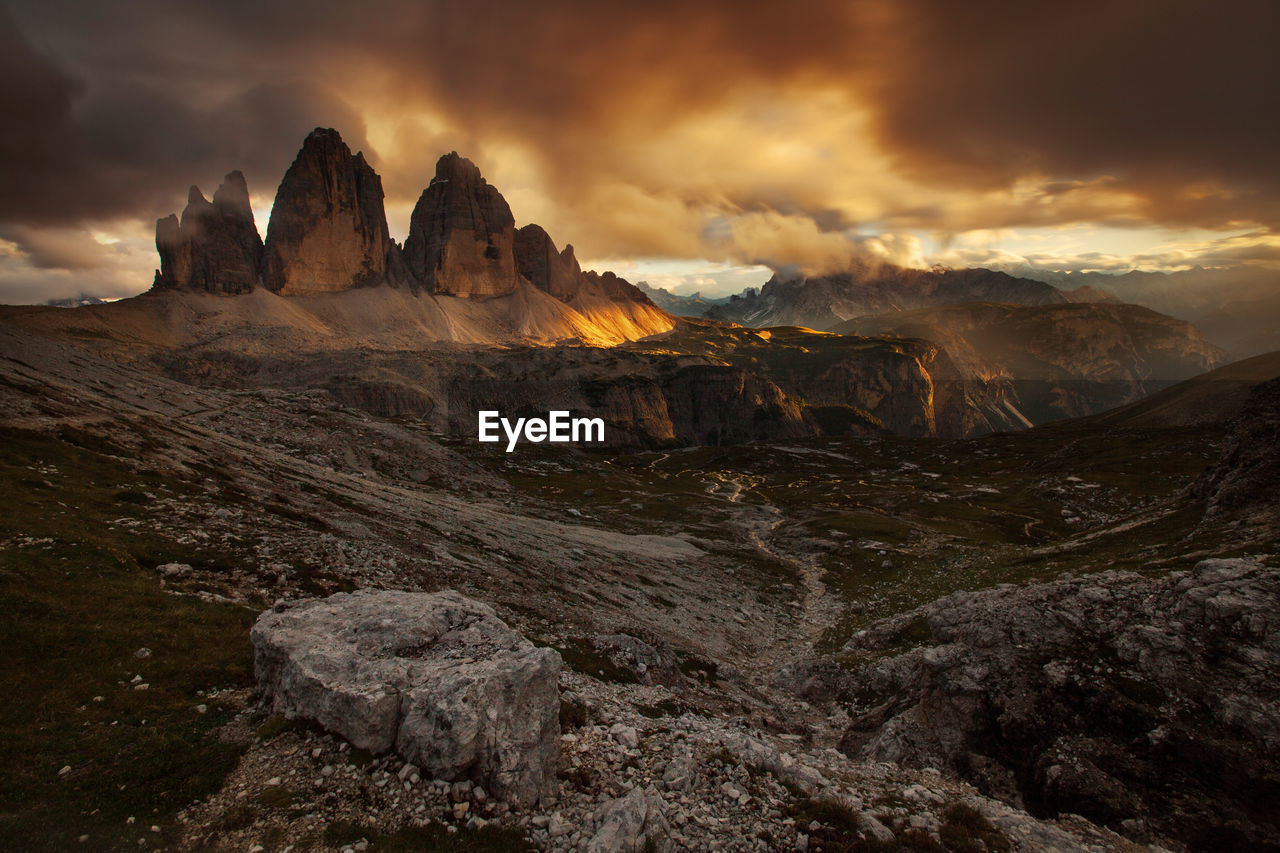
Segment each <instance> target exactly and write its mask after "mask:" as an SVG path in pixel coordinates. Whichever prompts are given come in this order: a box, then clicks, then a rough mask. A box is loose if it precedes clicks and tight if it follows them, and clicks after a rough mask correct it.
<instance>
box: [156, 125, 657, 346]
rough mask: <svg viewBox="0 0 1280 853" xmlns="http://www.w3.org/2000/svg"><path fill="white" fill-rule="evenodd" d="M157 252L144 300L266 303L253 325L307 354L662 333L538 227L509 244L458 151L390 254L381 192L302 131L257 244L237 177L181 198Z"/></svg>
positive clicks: (364, 173) (630, 300) (498, 215)
mask: <svg viewBox="0 0 1280 853" xmlns="http://www.w3.org/2000/svg"><path fill="white" fill-rule="evenodd" d="M156 247H157V249H158V250H159V253H160V261H161V266H160V270H159V271H158V272H157V273H156V277H155V283H154V285H153V287H152V290H151V295H152V296H153V297H160V298H165V297H167V296H168V295H169V294H177V295H179V297H180V298H179V299H177V300H174V299H170V300H169V301H170V302H171V303H172V302H182V301H184V300H183V299H182V298H181V297H185V296H186V295H189V294H213V295H218V296H242V295H252V294H254V293H255V291H259V290H261V291H265V293H258V294H257V295H256V298H257V299H259V300H260V301H262V302H263V303H266V304H264V305H261V306H259V307H257V308H256V309H255V310H254V312H253V315H252V318H251V319H252V322H253V323H254V324H258V325H264V324H265V325H275V326H279V327H282V328H284V329H301V330H302V331H303V332H304V337H305V338H307V339H308V340H311V341H312V342H313V345H314V344H315V342H321V341H326V340H327V339H328V338H332V337H334V336H335V335H336V337H337V339H338V340H339V341H345V340H347V339H349V338H351V337H366V338H367V337H372V338H374V339H378V340H381V341H384V342H385V341H388V340H391V339H396V338H408V339H411V340H413V341H414V342H415V343H416V344H418V345H420V344H422V343H424V342H428V341H442V342H469V343H476V342H485V343H507V342H514V341H519V340H522V339H536V340H539V341H549V342H562V341H570V340H572V341H579V342H583V343H590V344H596V345H606V346H607V345H612V344H617V343H620V342H622V341H624V340H632V339H635V338H639V337H644V336H647V335H651V334H656V333H660V332H664V331H667V330H669V329H670V328H671V327H672V325H673V321H672V319H671V318H670V317H669V316H668V315H667V314H666V313H665V312H663V311H661V310H659V309H658V308H657V307H656V306H654V304H653V303H652V302H651V301H650V300H649V299H648V298H647V297H646V296H645V295H644V294H643V293H641V292H640V291H639V290H637V289H636V288H635V287H633V286H631V285H630V284H628V283H626V282H625V281H622V280H621V279H618V278H617V277H616V276H613V275H612V274H608V273H606V274H604V275H597V274H595V273H591V272H587V273H584V272H583V271H582V269H581V268H580V267H579V265H578V262H577V260H576V258H575V257H574V253H573V247H572V246H565V248H564V249H563V251H561V250H558V249H557V248H556V245H555V243H554V242H553V241H552V239H551V237H550V236H549V235H547V233H546V232H545V231H543V230H542V229H541V228H540V227H538V226H537V225H526V226H525V227H523V228H521V229H519V230H517V229H516V227H515V218H514V217H513V216H512V213H511V208H510V207H509V206H508V205H507V203H506V201H505V199H503V197H502V195H501V194H500V193H499V192H498V191H497V190H496V189H495V188H494V187H492V186H491V185H489V184H488V183H487V182H486V181H485V179H484V178H483V177H481V175H480V170H479V169H477V168H476V166H475V164H473V163H472V162H471V161H469V160H467V159H465V158H463V157H460V156H458V154H457V153H450V154H447V155H445V156H444V157H441V158H440V160H439V162H438V163H437V164H436V174H435V177H434V178H433V179H432V181H431V183H430V185H429V186H428V187H427V188H426V189H424V190H423V191H422V195H421V197H420V198H419V199H418V203H417V205H416V206H415V207H414V210H413V215H412V217H411V219H410V224H409V233H408V237H407V238H406V239H405V242H404V245H403V246H401V245H399V244H398V243H396V242H395V241H394V240H393V239H391V237H390V236H389V231H388V228H387V219H386V213H385V210H384V207H383V192H382V180H381V178H380V177H379V176H378V174H377V173H376V172H375V171H374V170H373V169H372V167H370V166H369V164H368V162H366V160H365V159H364V156H363V155H362V154H359V153H357V154H352V153H351V150H350V148H348V147H347V145H346V143H345V142H343V141H342V138H341V137H340V136H339V134H338V133H337V132H336V131H334V130H331V129H324V128H317V129H316V130H314V131H313V132H312V133H311V134H310V135H309V136H308V137H307V139H306V141H305V142H304V143H303V145H302V150H301V151H300V152H299V153H298V156H297V158H296V159H295V160H294V161H293V164H292V165H291V166H290V167H289V170H288V171H287V172H286V173H285V176H284V179H283V180H282V181H281V182H280V187H279V189H278V190H277V192H276V198H275V203H274V205H273V207H272V215H271V221H270V225H269V227H268V229H267V235H266V239H265V240H263V239H261V238H260V237H259V236H258V231H257V228H256V226H255V224H254V221H253V211H252V210H251V208H250V206H249V191H248V188H247V186H246V184H245V179H244V176H243V175H242V174H241V173H240V172H231V173H230V174H228V175H227V176H226V178H225V179H224V181H223V183H222V185H221V186H219V187H218V190H217V191H216V192H215V193H214V194H213V200H212V201H208V200H206V199H205V197H204V195H203V194H202V193H201V192H200V190H199V188H197V187H192V188H191V191H190V193H189V196H188V203H187V207H186V209H185V210H183V212H182V216H181V218H179V217H177V216H169V217H166V218H164V219H161V220H159V222H157V223H156ZM392 290H394V291H395V293H394V294H393V293H391V292H389V291H392ZM353 293H354V294H355V296H354V297H347V296H344V294H353ZM266 294H271V295H274V296H280V297H288V298H294V299H292V301H291V302H290V303H289V304H288V305H285V304H272V303H273V300H272V299H271V298H270V297H269V296H267V295H266ZM187 301H189V300H187ZM218 313H226V314H229V315H234V314H236V313H237V309H235V308H226V307H225V306H221V310H220V311H219V312H218ZM317 332H318V334H313V333H317ZM326 333H329V334H326Z"/></svg>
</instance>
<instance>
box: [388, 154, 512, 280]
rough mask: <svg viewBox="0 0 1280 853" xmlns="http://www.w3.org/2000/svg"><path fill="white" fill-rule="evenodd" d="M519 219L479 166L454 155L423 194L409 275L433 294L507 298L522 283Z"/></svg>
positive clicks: (409, 250) (409, 248) (413, 221)
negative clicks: (516, 247) (518, 264)
mask: <svg viewBox="0 0 1280 853" xmlns="http://www.w3.org/2000/svg"><path fill="white" fill-rule="evenodd" d="M515 230H516V221H515V217H513V216H512V215H511V208H510V207H509V206H508V205H507V202H506V200H505V199H504V198H503V197H502V194H501V193H499V192H498V191H497V189H495V188H494V187H493V186H492V185H490V184H488V183H487V182H486V181H485V179H484V178H483V177H482V176H481V175H480V170H479V169H478V168H477V167H476V165H475V164H474V163H472V162H471V161H470V160H468V159H466V158H465V157H461V156H459V155H458V153H457V152H456V151H453V152H450V153H448V154H446V155H444V156H443V157H441V158H440V160H439V161H438V162H437V163H436V176H435V177H434V178H432V180H431V183H430V185H428V186H427V188H426V189H425V190H423V191H422V195H421V197H419V199H418V203H417V205H415V206H414V209H413V216H412V217H411V218H410V220H409V235H408V237H406V238H405V242H404V258H405V262H406V264H407V265H408V268H409V272H410V273H412V275H413V276H414V278H416V279H417V281H418V282H419V283H420V284H422V285H423V286H424V287H426V289H427V290H428V291H430V292H432V293H441V294H448V295H453V296H480V297H483V296H501V295H503V294H506V293H511V292H512V291H514V290H515V289H516V287H517V286H518V285H519V284H520V281H521V278H520V275H519V273H518V272H517V271H516V261H515V253H514V242H515Z"/></svg>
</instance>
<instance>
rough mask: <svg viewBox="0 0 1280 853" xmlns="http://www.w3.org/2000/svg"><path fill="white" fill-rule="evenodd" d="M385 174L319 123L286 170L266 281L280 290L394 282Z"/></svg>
mask: <svg viewBox="0 0 1280 853" xmlns="http://www.w3.org/2000/svg"><path fill="white" fill-rule="evenodd" d="M382 198H383V195H382V178H380V177H378V173H377V172H375V171H374V170H373V167H371V166H370V165H369V164H368V163H367V162H366V161H365V159H364V154H363V153H360V154H354V155H353V154H352V153H351V149H350V148H348V147H347V144H346V143H345V142H343V141H342V137H341V136H340V135H339V134H338V132H337V131H336V130H333V129H332V128H320V127H318V128H316V129H315V130H313V131H312V132H311V134H310V135H309V136H307V138H306V140H305V141H304V142H303V143H302V150H301V151H299V152H298V156H297V158H296V159H294V161H293V165H291V166H290V167H289V171H287V172H286V173H285V176H284V180H282V181H281V182H280V188H279V189H278V190H277V191H276V200H275V205H274V206H273V207H272V208H271V221H270V222H269V223H268V225H267V241H266V264H265V270H264V273H263V276H264V280H265V284H266V286H267V288H268V289H269V290H273V291H275V292H276V293H279V294H281V295H284V296H298V295H306V294H313V293H329V292H334V291H343V290H351V289H353V288H357V287H367V286H370V285H376V284H382V283H383V282H386V281H388V280H391V281H392V283H397V282H396V277H397V276H396V273H397V269H398V266H399V257H398V253H399V249H398V248H397V247H396V246H395V244H394V243H393V242H392V240H391V237H390V235H389V233H388V231H387V215H386V211H385V209H384V208H383V205H382Z"/></svg>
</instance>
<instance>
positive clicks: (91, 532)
mask: <svg viewBox="0 0 1280 853" xmlns="http://www.w3.org/2000/svg"><path fill="white" fill-rule="evenodd" d="M72 438H74V436H72ZM0 439H2V440H0V490H2V491H3V493H4V494H6V495H8V496H10V499H9V500H7V501H6V502H5V510H6V511H5V513H4V514H3V515H0V543H2V544H0V610H2V611H3V612H4V614H5V617H6V618H5V619H4V620H3V622H2V623H0V647H3V648H4V650H5V654H4V655H3V656H0V682H2V683H3V685H4V691H5V701H4V702H3V703H0V837H4V838H5V840H6V846H8V847H9V848H10V849H21V850H63V849H68V848H70V847H73V846H79V848H80V849H94V850H111V849H126V848H127V849H131V850H137V849H138V847H139V845H138V839H141V838H145V839H148V841H152V842H156V843H158V842H160V841H162V840H163V838H164V837H165V836H166V835H167V834H168V832H169V831H170V828H171V826H172V823H173V819H174V815H175V814H176V812H177V811H179V810H180V809H181V808H182V807H184V806H185V805H187V804H188V803H190V802H191V801H193V800H195V799H196V798H199V797H201V796H204V795H206V794H208V793H210V792H212V791H214V790H216V789H217V788H219V787H220V786H221V783H222V779H223V778H224V777H225V775H226V774H227V773H228V772H229V771H230V770H231V769H232V768H233V767H234V766H235V763H236V761H237V760H238V756H239V753H240V751H241V749H242V746H241V745H237V744H233V743H226V742H223V741H221V740H219V739H218V738H217V737H216V736H215V735H214V729H215V728H216V727H218V726H219V725H221V724H222V723H224V722H226V720H227V719H228V717H229V715H230V714H231V709H230V708H228V707H226V706H224V705H223V704H222V703H220V702H219V701H218V700H217V699H214V698H208V697H207V696H206V695H205V694H206V693H207V692H208V691H210V690H214V689H221V688H240V687H245V686H248V685H249V684H250V683H251V674H252V673H251V671H252V656H251V650H250V647H249V643H248V637H247V629H248V626H249V624H250V622H251V620H252V616H251V614H250V613H249V611H247V610H245V609H243V608H238V607H234V606H230V605H225V604H210V603H205V602H202V601H200V600H198V599H196V598H192V597H177V596H173V595H169V594H167V593H166V592H165V591H164V590H162V589H161V587H160V584H159V581H158V579H157V575H156V573H155V571H154V566H155V565H156V564H157V563H161V562H166V561H169V560H185V561H188V562H189V561H192V560H197V561H198V560H200V559H202V557H206V556H207V555H202V554H200V553H199V552H198V551H193V550H192V549H191V548H190V547H184V546H178V545H176V544H174V543H172V542H169V541H165V540H163V539H160V538H158V537H155V536H152V535H149V534H147V533H145V532H135V531H141V530H144V529H145V526H146V525H145V522H144V523H143V524H141V525H139V526H138V527H136V528H134V527H130V526H128V525H127V524H124V523H112V522H113V520H115V519H122V518H126V517H132V518H139V517H144V513H143V512H142V509H143V507H142V505H143V504H146V503H149V502H150V500H151V499H150V498H149V497H147V494H148V493H150V494H152V495H156V494H175V493H178V492H180V491H182V490H183V489H184V488H186V485H185V484H183V483H181V482H164V481H161V480H159V479H158V478H147V477H141V476H139V475H136V474H134V473H132V472H131V471H129V469H128V468H127V467H125V466H124V465H123V463H121V462H119V461H117V460H114V459H111V458H110V457H107V456H104V455H101V454H100V453H97V452H94V451H92V450H90V449H87V448H83V447H77V446H75V445H74V444H71V443H68V442H65V441H61V440H58V439H56V438H52V437H44V436H39V435H36V434H32V433H23V432H18V431H13V430H5V431H4V434H3V436H0ZM141 649H149V650H150V655H148V656H145V657H138V653H139V650H141ZM135 675H142V677H143V679H144V680H145V683H147V684H148V685H149V686H148V689H146V690H138V689H134V685H132V684H131V683H130V682H131V680H132V679H133V677H134V676H135ZM96 697H101V698H100V699H97V698H96ZM198 704H204V705H206V706H207V708H208V713H206V714H203V715H202V714H199V713H197V711H196V705H198ZM63 767H70V770H69V771H66V772H65V773H63V774H61V775H60V773H59V771H60V770H61V768H63ZM130 817H133V818H135V821H134V823H132V824H130V823H129V822H128V819H129V818H130ZM153 825H155V826H158V827H159V828H160V830H161V832H160V833H159V835H158V836H157V834H155V833H152V832H151V830H150V828H151V826H153ZM85 835H87V836H89V839H88V842H87V843H80V842H78V839H79V838H80V837H82V836H85Z"/></svg>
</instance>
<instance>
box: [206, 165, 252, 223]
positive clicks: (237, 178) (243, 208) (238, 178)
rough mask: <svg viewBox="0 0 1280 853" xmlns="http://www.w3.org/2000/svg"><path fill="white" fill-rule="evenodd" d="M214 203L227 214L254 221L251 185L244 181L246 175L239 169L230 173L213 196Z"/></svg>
mask: <svg viewBox="0 0 1280 853" xmlns="http://www.w3.org/2000/svg"><path fill="white" fill-rule="evenodd" d="M192 189H195V187H192ZM213 203H214V204H216V205H218V206H219V207H221V208H223V209H224V210H225V211H226V212H227V213H232V214H236V215H239V216H248V217H249V218H250V219H252V218H253V207H252V206H251V205H250V204H249V184H248V182H247V181H245V179H244V173H243V172H241V171H240V170H239V169H236V170H234V171H231V172H228V173H227V175H226V177H224V178H223V179H222V183H221V184H220V185H219V186H218V189H217V191H216V192H215V193H214V194H213Z"/></svg>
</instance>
